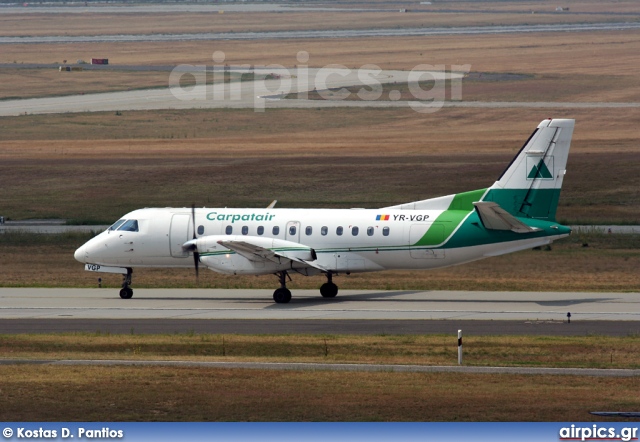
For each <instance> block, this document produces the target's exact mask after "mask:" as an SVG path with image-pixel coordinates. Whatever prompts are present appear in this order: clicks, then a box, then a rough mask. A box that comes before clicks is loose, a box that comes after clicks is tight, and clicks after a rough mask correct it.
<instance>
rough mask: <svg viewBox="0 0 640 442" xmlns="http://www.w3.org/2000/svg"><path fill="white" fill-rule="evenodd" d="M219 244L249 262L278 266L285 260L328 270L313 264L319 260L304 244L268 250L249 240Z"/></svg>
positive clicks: (225, 241) (226, 241)
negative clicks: (271, 263) (264, 262)
mask: <svg viewBox="0 0 640 442" xmlns="http://www.w3.org/2000/svg"><path fill="white" fill-rule="evenodd" d="M283 242H284V241H283ZM217 243H218V244H220V245H221V246H223V247H226V248H227V249H229V250H233V251H234V252H236V253H237V254H238V255H241V256H244V257H245V258H247V259H248V260H249V261H254V262H261V261H272V262H275V263H277V264H281V263H282V260H283V259H287V260H290V261H295V262H299V263H301V264H305V265H308V266H309V267H314V268H316V269H318V270H322V271H327V270H328V269H326V268H325V267H323V266H321V265H319V264H317V263H315V262H313V261H315V260H316V259H317V257H316V252H315V250H313V249H312V248H310V247H306V246H304V245H302V244H297V243H290V244H295V245H294V246H288V247H276V248H266V247H263V246H261V245H259V244H254V243H252V242H250V241H247V240H242V241H239V240H220V241H217Z"/></svg>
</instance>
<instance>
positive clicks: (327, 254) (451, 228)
mask: <svg viewBox="0 0 640 442" xmlns="http://www.w3.org/2000/svg"><path fill="white" fill-rule="evenodd" d="M573 127H574V120H558V119H554V120H552V119H548V120H544V121H542V122H541V123H540V124H539V125H538V127H537V129H536V130H535V131H534V132H533V134H532V135H531V136H530V137H529V139H528V140H527V141H526V143H525V144H524V146H523V147H522V149H521V150H520V152H519V153H518V155H517V156H516V157H515V158H514V159H513V161H512V162H511V164H509V166H508V167H507V169H506V170H505V172H504V173H503V174H502V175H501V176H500V178H498V181H496V182H495V183H494V184H493V185H492V186H491V187H489V188H486V189H479V190H473V191H470V192H465V193H459V194H455V195H448V196H443V197H439V198H433V199H428V200H423V201H416V202H412V203H407V204H400V205H397V206H391V207H383V208H380V209H374V210H371V209H338V210H334V209H276V208H273V205H271V206H269V208H267V209H228V208H224V209H206V208H204V209H195V208H191V209H189V208H182V209H179V208H166V209H140V210H135V211H133V212H131V213H128V214H127V215H125V216H124V217H123V218H122V219H120V220H119V221H117V222H116V223H115V224H114V225H112V226H111V227H110V228H109V229H108V230H107V231H105V232H103V233H101V234H100V235H98V236H96V237H95V238H93V239H91V240H90V241H88V242H87V243H86V244H84V245H83V246H82V247H80V248H79V249H78V250H77V251H76V252H75V258H76V259H77V260H78V261H80V262H83V263H85V264H86V265H85V269H86V270H90V271H98V272H111V273H121V274H123V275H125V276H124V282H123V284H122V290H120V296H121V297H122V298H125V299H128V298H131V297H132V295H133V290H132V289H131V287H130V286H131V274H132V269H133V268H134V267H194V266H195V269H196V272H197V271H198V266H199V265H204V266H205V267H207V268H209V269H211V270H213V271H216V272H220V273H226V274H232V275H240V274H245V275H263V274H275V275H277V276H278V278H279V280H280V288H278V289H276V291H275V292H274V293H273V299H274V300H275V302H277V303H286V302H289V301H290V300H291V292H290V291H289V290H288V289H287V287H286V280H287V277H288V276H289V274H291V273H299V274H301V275H305V276H308V275H313V274H319V273H323V274H325V275H326V277H327V282H326V283H325V284H323V285H322V286H321V287H320V294H321V295H322V296H323V297H325V298H333V297H335V296H336V295H337V294H338V286H336V285H335V284H334V283H333V276H334V275H339V274H343V273H346V274H350V273H355V272H373V271H378V270H388V269H432V268H438V267H446V266H451V265H456V264H463V263H466V262H470V261H475V260H478V259H482V258H487V257H490V256H498V255H503V254H506V253H512V252H517V251H519V250H524V249H530V248H533V247H538V246H543V245H546V244H550V243H551V242H553V241H554V240H556V239H559V238H563V237H565V236H567V235H569V234H570V233H571V229H570V228H569V227H566V226H562V225H560V224H558V223H557V222H556V221H555V217H556V208H557V205H558V198H559V196H560V189H561V187H562V180H563V178H564V175H565V173H566V164H567V156H568V154H569V147H570V143H571V136H572V134H573ZM190 258H191V259H190Z"/></svg>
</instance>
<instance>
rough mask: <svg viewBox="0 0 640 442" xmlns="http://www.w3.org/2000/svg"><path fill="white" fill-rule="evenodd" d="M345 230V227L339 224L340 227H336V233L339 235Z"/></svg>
mask: <svg viewBox="0 0 640 442" xmlns="http://www.w3.org/2000/svg"><path fill="white" fill-rule="evenodd" d="M343 230H344V229H343V228H342V226H338V228H337V229H336V235H338V236H342V231H343Z"/></svg>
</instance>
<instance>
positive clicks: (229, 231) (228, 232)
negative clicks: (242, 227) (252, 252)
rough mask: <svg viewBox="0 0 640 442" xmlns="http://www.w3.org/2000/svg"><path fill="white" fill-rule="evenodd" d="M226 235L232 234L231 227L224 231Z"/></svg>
mask: <svg viewBox="0 0 640 442" xmlns="http://www.w3.org/2000/svg"><path fill="white" fill-rule="evenodd" d="M224 232H225V233H226V234H227V235H231V234H232V233H233V226H227V228H226V230H225V231H224Z"/></svg>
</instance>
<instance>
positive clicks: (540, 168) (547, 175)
mask: <svg viewBox="0 0 640 442" xmlns="http://www.w3.org/2000/svg"><path fill="white" fill-rule="evenodd" d="M552 164H553V163H552ZM536 178H540V179H545V180H552V179H553V175H551V172H549V168H548V167H547V165H546V164H545V162H544V159H542V158H541V159H540V162H538V164H534V165H533V167H532V168H531V171H530V172H529V175H527V179H528V180H535V179H536Z"/></svg>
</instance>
